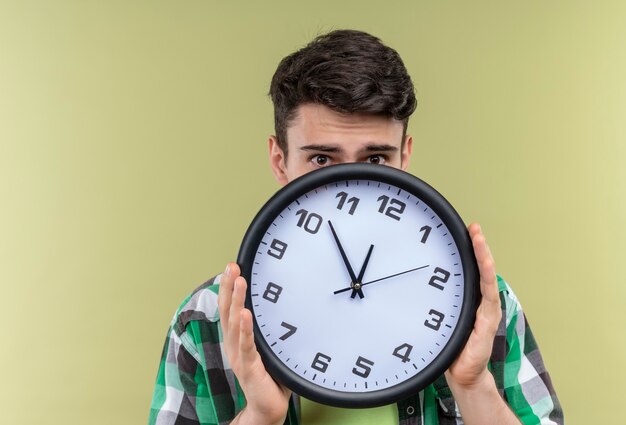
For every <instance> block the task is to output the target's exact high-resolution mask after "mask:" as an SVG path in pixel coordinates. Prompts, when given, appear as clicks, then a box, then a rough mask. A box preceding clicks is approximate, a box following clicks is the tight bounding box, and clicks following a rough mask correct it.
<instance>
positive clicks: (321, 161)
mask: <svg viewBox="0 0 626 425" xmlns="http://www.w3.org/2000/svg"><path fill="white" fill-rule="evenodd" d="M312 160H313V163H314V164H315V165H319V166H324V165H326V164H328V157H327V156H326V155H315V156H314V157H313V158H312Z"/></svg>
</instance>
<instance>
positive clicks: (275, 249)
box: [267, 239, 287, 260]
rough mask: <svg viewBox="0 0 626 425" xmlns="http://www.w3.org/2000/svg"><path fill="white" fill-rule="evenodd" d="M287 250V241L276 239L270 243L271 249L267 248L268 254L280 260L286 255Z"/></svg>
mask: <svg viewBox="0 0 626 425" xmlns="http://www.w3.org/2000/svg"><path fill="white" fill-rule="evenodd" d="M286 250H287V244H286V243H285V242H283V241H279V240H278V239H274V240H273V241H272V243H271V244H270V249H268V250H267V255H269V256H270V257H274V258H277V259H279V260H280V259H281V258H283V255H285V251H286Z"/></svg>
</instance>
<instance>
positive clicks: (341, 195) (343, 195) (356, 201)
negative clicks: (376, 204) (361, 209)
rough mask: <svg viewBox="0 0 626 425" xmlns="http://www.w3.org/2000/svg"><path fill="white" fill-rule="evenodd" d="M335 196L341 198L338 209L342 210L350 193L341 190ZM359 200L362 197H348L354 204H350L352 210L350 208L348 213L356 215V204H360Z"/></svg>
mask: <svg viewBox="0 0 626 425" xmlns="http://www.w3.org/2000/svg"><path fill="white" fill-rule="evenodd" d="M335 198H340V199H339V203H338V204H337V209H338V210H340V209H342V208H343V204H345V202H346V199H347V198H348V194H347V193H346V192H339V193H338V194H337V196H335ZM359 201H360V199H359V198H357V197H355V196H353V197H352V198H350V199H348V203H349V204H352V205H351V206H350V210H348V214H350V215H354V211H355V210H356V206H357V205H359Z"/></svg>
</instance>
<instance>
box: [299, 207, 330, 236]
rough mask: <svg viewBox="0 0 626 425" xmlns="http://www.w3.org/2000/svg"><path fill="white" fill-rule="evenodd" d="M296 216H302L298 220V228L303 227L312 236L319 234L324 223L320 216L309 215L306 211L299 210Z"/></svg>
mask: <svg viewBox="0 0 626 425" xmlns="http://www.w3.org/2000/svg"><path fill="white" fill-rule="evenodd" d="M296 215H299V216H300V218H299V219H298V227H302V228H303V229H304V230H306V231H307V232H309V233H310V234H312V235H314V234H316V233H317V231H318V230H319V229H320V226H321V225H322V221H324V220H323V219H322V217H321V216H320V215H319V214H315V213H310V214H309V212H308V211H307V210H305V209H301V210H298V211H297V212H296Z"/></svg>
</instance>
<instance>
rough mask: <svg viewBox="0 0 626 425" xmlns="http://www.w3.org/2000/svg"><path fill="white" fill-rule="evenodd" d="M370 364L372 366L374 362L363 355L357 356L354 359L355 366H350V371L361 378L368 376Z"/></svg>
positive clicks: (370, 368) (370, 369)
mask: <svg viewBox="0 0 626 425" xmlns="http://www.w3.org/2000/svg"><path fill="white" fill-rule="evenodd" d="M372 366H374V362H373V361H371V360H367V359H366V358H365V357H361V356H359V358H358V359H356V367H353V368H352V373H354V374H355V375H356V376H360V377H361V378H367V377H368V376H370V372H371V371H372ZM357 367H358V368H360V369H357Z"/></svg>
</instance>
